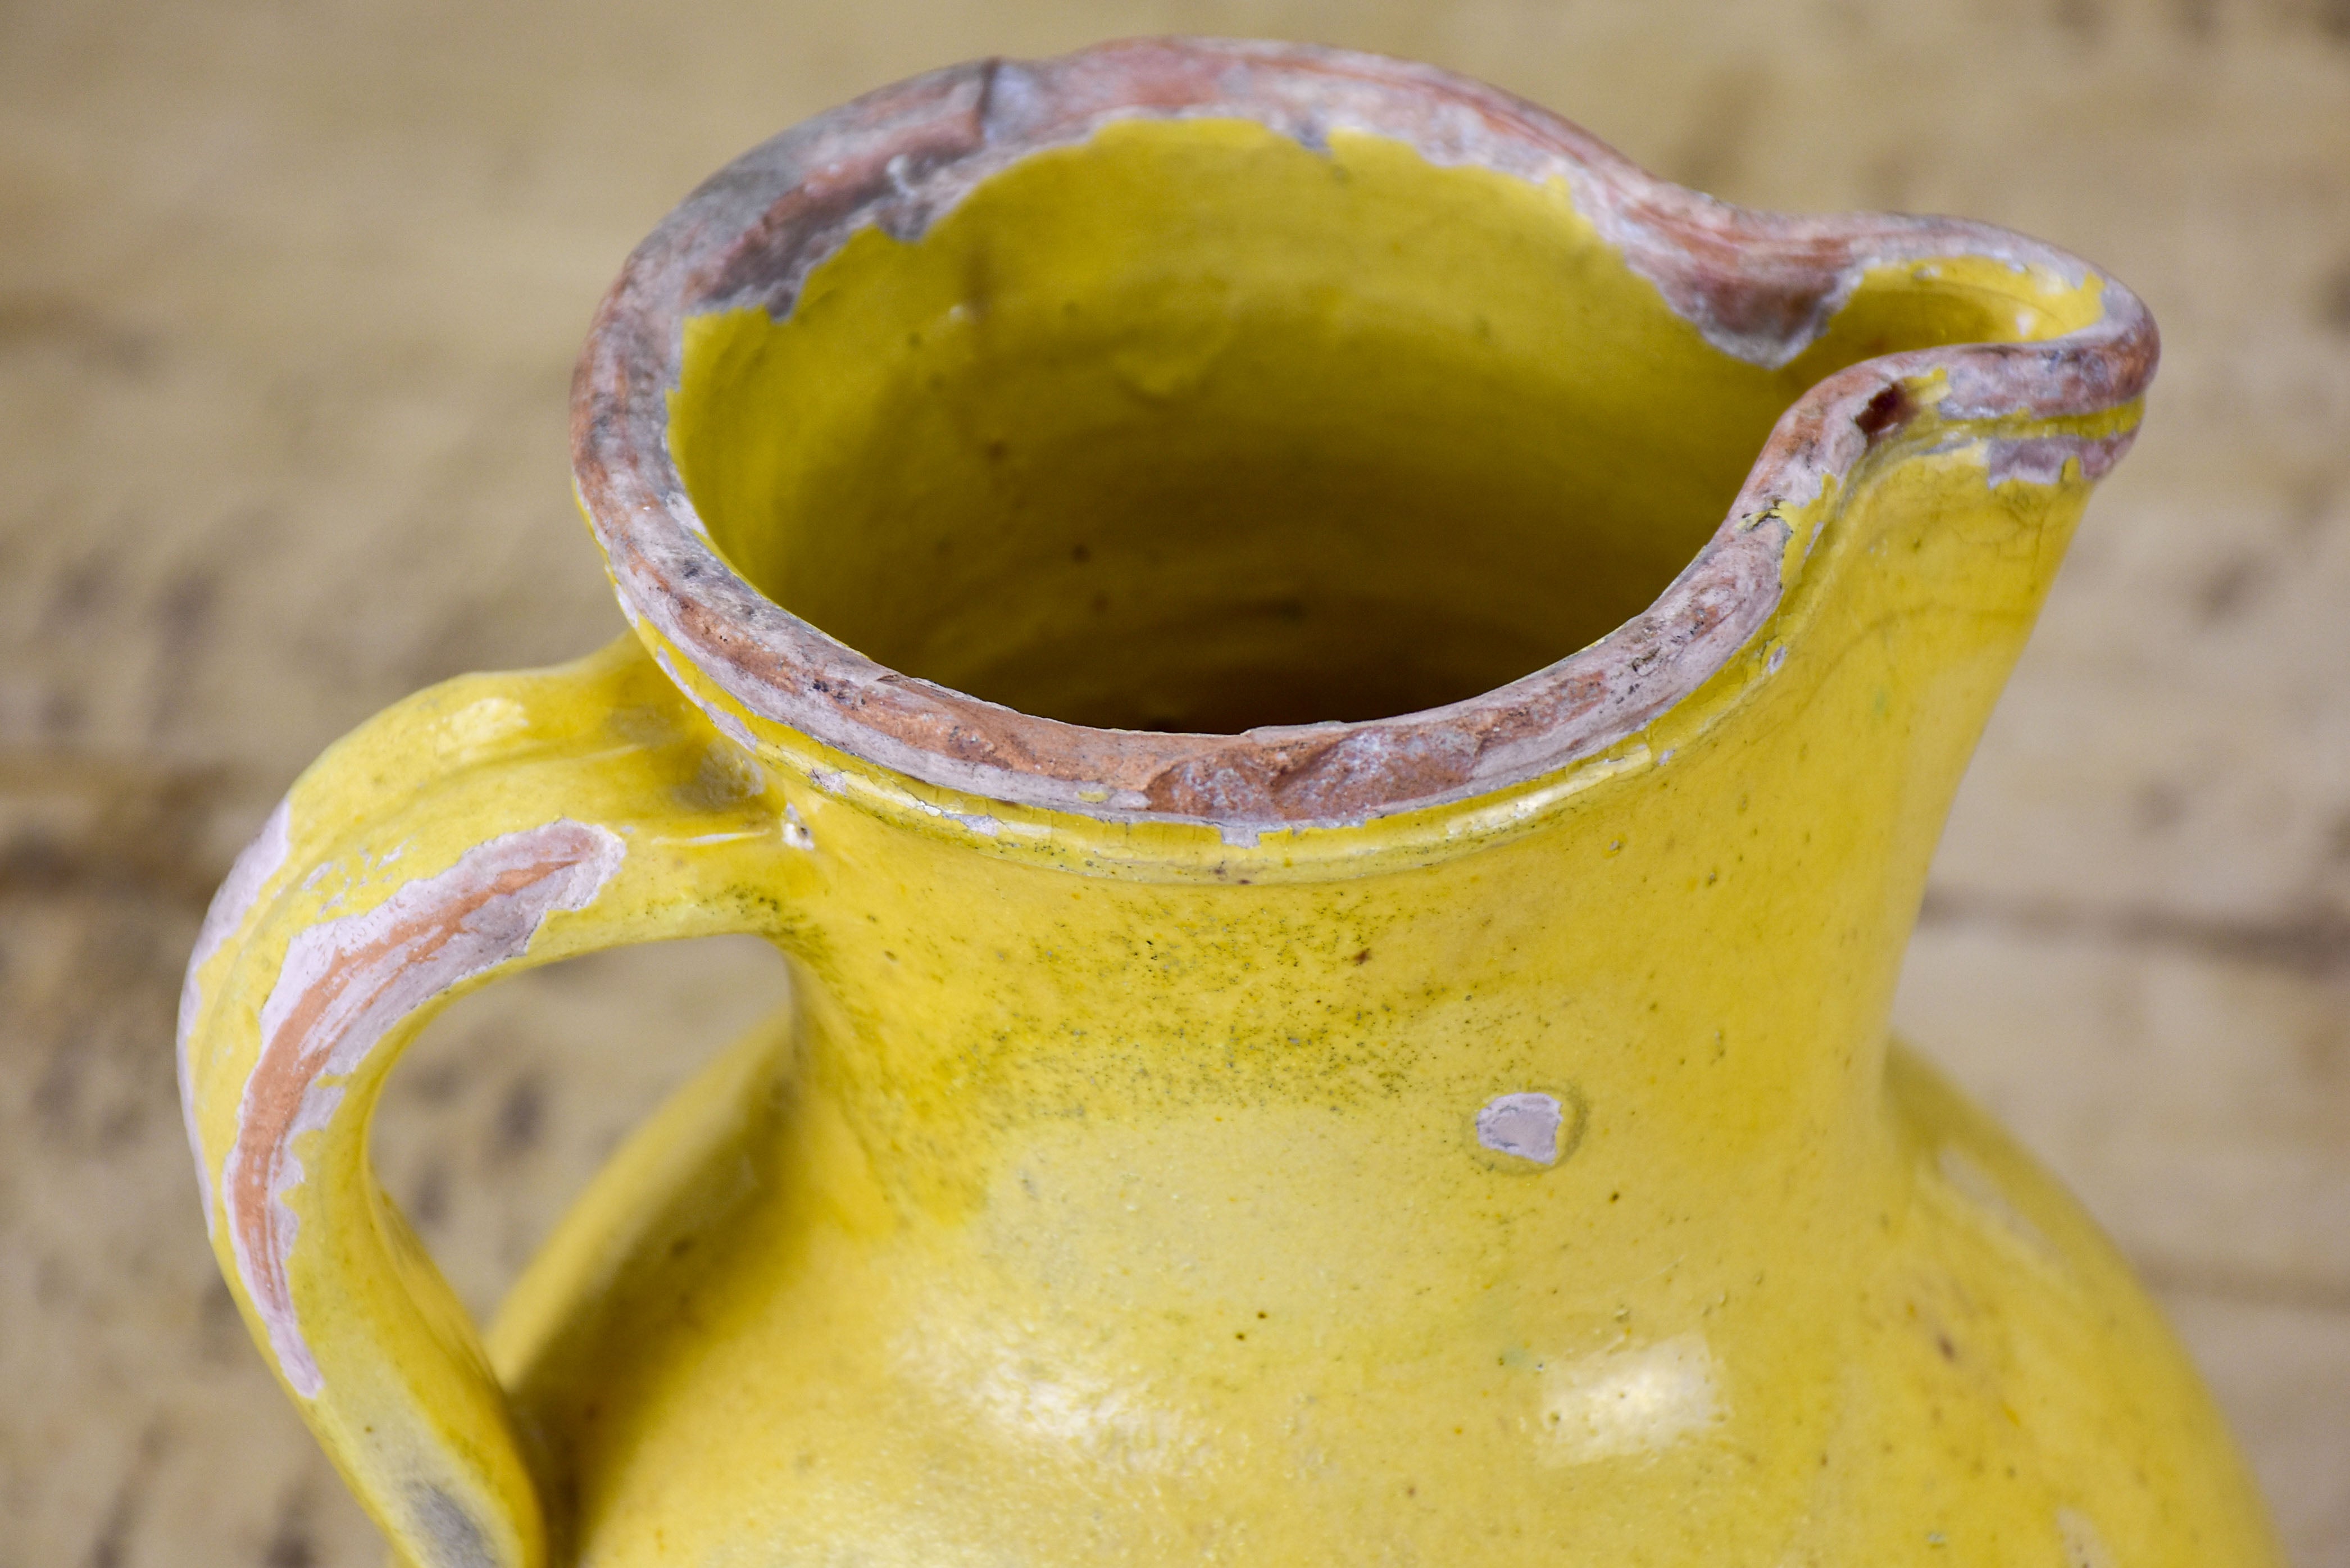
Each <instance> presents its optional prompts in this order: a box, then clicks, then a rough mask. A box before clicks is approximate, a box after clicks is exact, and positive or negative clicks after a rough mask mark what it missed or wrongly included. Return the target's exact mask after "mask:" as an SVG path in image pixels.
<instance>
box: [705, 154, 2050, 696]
mask: <svg viewBox="0 0 2350 1568" xmlns="http://www.w3.org/2000/svg"><path fill="white" fill-rule="evenodd" d="M2004 270H2005V269H2002V268H2001V267H1999V266H1997V265H1995V264H1990V263H1985V262H1982V261H1981V259H1980V258H1967V260H1966V262H1964V263H1962V264H1958V265H1933V264H1919V265H1905V266H1901V267H1890V268H1880V269H1877V271H1873V272H1871V273H1870V274H1869V275H1867V277H1866V278H1865V279H1864V280H1863V282H1862V284H1861V286H1859V287H1858V288H1857V289H1856V291H1855V293H1854V294H1853V296H1852V297H1851V299H1850V300H1849V301H1848V303H1847V304H1846V306H1845V307H1844V308H1843V309H1842V310H1841V311H1840V313H1839V314H1838V315H1837V317H1835V321H1834V322H1833V323H1832V324H1831V325H1830V327H1829V328H1828V330H1827V331H1826V332H1825V334H1824V335H1823V336H1822V337H1821V338H1820V339H1819V340H1818V341H1816V342H1814V344H1813V345H1812V346H1811V347H1810V348H1808V349H1806V350H1805V351H1804V353H1803V354H1802V355H1801V356H1799V357H1798V358H1795V359H1794V360H1793V361H1792V362H1790V363H1789V364H1787V365H1785V366H1783V367H1781V368H1778V369H1766V368H1763V367H1761V366H1757V365H1754V364H1752V363H1748V362H1746V361H1744V360H1742V359H1740V358H1734V357H1733V356H1731V355H1730V354H1728V353H1725V352H1723V351H1721V350H1720V349H1717V348H1714V347H1712V346H1711V344H1709V343H1708V342H1707V341H1706V340H1705V338H1704V337H1702V336H1701V335H1700V332H1699V330H1698V329H1697V327H1694V326H1693V325H1691V324H1690V322H1688V321H1687V320H1684V319H1683V318H1682V317H1679V316H1678V315H1676V314H1675V313H1674V312H1673V311H1672V309H1671V308H1670V307H1669V306H1668V305H1667V304H1666V302H1665V300H1664V299H1663V297H1662V296H1660V295H1659V293H1658V291H1657V289H1656V288H1655V287H1654V286H1652V285H1650V284H1649V283H1648V281H1646V280H1645V279H1643V278H1641V277H1640V276H1638V275H1636V274H1635V273H1634V272H1633V271H1632V270H1631V269H1630V268H1629V267H1627V265H1626V264H1625V263H1624V261H1623V260H1622V259H1621V257H1620V256H1619V255H1618V254H1617V252H1616V251H1615V250H1614V249H1613V248H1612V247H1611V246H1610V245H1608V244H1607V242H1606V241H1605V240H1604V239H1603V238H1602V237H1601V236H1600V234H1599V233H1598V232H1597V231H1596V229H1595V228H1594V227H1593V225H1592V224H1591V223H1589V222H1588V221H1587V220H1586V218H1585V217H1584V216H1583V215H1582V214H1581V213H1579V212H1578V211H1577V209H1576V207H1575V202H1574V201H1573V200H1572V198H1571V196H1570V194H1569V192H1568V191H1567V189H1566V188H1565V185H1563V184H1553V185H1549V186H1542V185H1536V184H1533V183H1530V182H1525V181H1523V180H1521V179H1518V178H1516V177H1513V176H1511V175H1508V174H1503V173H1499V172H1495V171H1491V170H1486V169H1482V168H1477V167H1468V166H1440V165H1438V164H1435V163H1431V162H1430V161H1428V160H1427V159H1426V158H1424V157H1423V156H1422V155H1421V154H1420V153H1419V151H1416V150H1415V149H1413V148H1412V147H1410V146H1409V145H1407V144H1406V143H1404V142H1402V141H1399V140H1388V139H1385V138H1381V137H1376V136H1370V135H1363V134H1354V133H1346V132H1338V133H1334V134H1333V135H1332V136H1331V137H1330V138H1329V141H1328V145H1327V147H1326V148H1322V149H1315V148H1309V147H1306V146H1304V145H1301V144H1300V143H1298V142H1297V141H1295V140H1290V139H1288V138H1285V137H1284V136H1281V135H1278V134H1276V133H1274V131H1271V130H1266V129H1264V128H1263V127H1261V126H1259V125H1256V124H1255V123H1253V122H1251V121H1245V120H1239V119H1131V120H1122V121H1118V122H1115V123H1112V124H1111V125H1109V126H1108V127H1107V128H1106V129H1104V130H1101V131H1099V132H1098V133H1097V134H1096V135H1095V136H1094V138H1093V139H1092V140H1089V141H1087V142H1086V143H1084V144H1082V145H1078V146H1072V147H1066V148H1057V149H1051V150H1046V151H1037V152H1034V153H1031V154H1029V155H1027V156H1026V157H1024V158H1023V159H1021V160H1020V161H1017V162H1015V163H1014V164H1013V165H1011V166H1010V167H1009V168H1008V169H1006V170H1004V171H1001V172H998V173H996V174H994V175H993V176H992V177H990V178H988V179H986V180H984V181H983V182H981V183H980V184H978V185H977V186H976V187H975V188H974V189H973V190H972V192H971V193H970V194H969V195H967V196H966V197H965V198H964V199H963V200H962V202H960V203H959V204H957V205H956V206H955V207H954V208H953V209H952V210H951V211H950V212H949V213H946V214H945V215H944V216H943V217H941V219H939V220H938V221H937V222H935V223H932V224H931V227H930V228H929V230H928V231H927V232H926V233H925V234H922V235H921V236H920V238H918V239H915V240H912V241H910V242H906V241H900V240H898V239H894V238H892V237H890V236H889V235H888V234H884V233H882V232H881V231H879V230H878V229H872V228H868V229H864V230H860V231H858V233H856V234H853V235H851V236H850V238H849V239H848V240H847V243H846V244H843V245H842V246H841V248H840V249H839V250H838V251H837V253H836V254H833V255H832V256H831V257H830V258H829V259H828V260H827V261H826V262H825V263H824V264H823V265H820V266H819V267H818V268H817V269H816V271H815V272H814V273H813V274H812V275H811V276H810V277H809V279H808V281H807V283H806V286H805V287H804V288H803V289H802V290H801V292H800V294H799V296H798V299H797V302H796V304H795V306H794V308H793V309H792V311H791V313H790V314H789V315H788V316H787V317H784V318H782V319H775V318H772V317H769V316H768V315H767V314H766V313H765V312H764V311H760V310H740V311H730V312H720V313H711V314H704V315H701V316H697V317H691V319H690V320H689V322H688V325H687V327H686V337H685V343H684V346H683V348H684V353H683V361H682V370H681V377H680V383H679V386H678V389H677V390H676V392H675V393H674V394H673V398H672V402H671V429H670V439H671V451H672V453H673V454H674V457H675V459H676V462H677V464H678V468H679V471H680V472H681V474H682V476H683V478H684V481H685V483H686V487H687V490H688V493H689V494H690V495H691V499H692V501H693V503H694V505H695V508H696V510H697V511H698V512H699V514H700V515H701V517H702V520H703V522H704V524H705V525H706V526H707V527H708V529H709V531H710V534H711V537H712V541H713V543H714V544H715V545H717V546H718V548H719V550H720V551H721V552H722V553H723V555H724V556H725V557H726V558H727V559H728V561H729V562H731V563H732V564H733V566H734V567H735V569H736V570H737V571H739V572H740V573H742V574H743V576H744V577H745V578H747V579H748V580H749V581H750V582H751V583H752V584H753V585H754V586H755V587H757V588H758V589H759V590H760V591H761V592H763V593H764V594H765V595H767V596H768V597H771V598H773V599H775V601H776V602H777V603H779V604H781V605H783V606H784V607H785V608H787V609H789V610H791V611H792V612H794V613H795V614H796V615H797V616H799V617H800V618H803V619H805V620H806V621H808V622H810V623H811V624H813V625H815V626H816V627H817V628H821V629H822V630H824V631H826V632H827V633H829V634H830V635H832V636H833V637H835V638H837V639H839V640H840V641H842V642H844V643H846V644H847V645H848V646H849V647H851V648H854V649H857V650H858V651H859V652H861V653H863V654H865V655H867V656H868V657H869V658H871V659H875V660H877V661H879V662H880V663H881V664H884V665H887V666H889V667H890V668H891V669H894V670H899V671H900V672H902V673H905V674H908V675H913V676H919V677H921V678H924V679H927V680H931V681H935V682H937V683H939V684H941V685H944V686H948V687H951V688H954V689H957V690H959V691H965V692H969V693H971V694H972V695H975V696H978V697H981V698H984V699H986V700H989V701H995V702H1000V703H1003V704H1004V705H1006V706H1008V707H1012V708H1015V709H1019V710H1021V711H1025V712H1030V713H1035V714H1040V715H1044V716H1047V717H1051V718H1056V719H1062V720H1066V721H1069V722H1076V723H1082V724H1088V725H1094V726H1098V727H1102V728H1110V729H1135V730H1175V731H1192V732H1237V731H1241V730H1244V729H1248V728H1252V727H1254V726H1258V725H1265V724H1293V723H1308V722H1318V721H1332V720H1346V721H1353V720H1364V719H1372V718H1379V717H1384V716H1388V715H1391V714H1397V713H1405V712H1411V711H1419V710H1422V709H1427V708H1431V707H1436V706H1440V705H1441V704H1444V703H1447V702H1451V701H1459V700H1461V699H1464V698H1468V697H1471V696H1474V695H1476V694H1478V693H1480V692H1482V691H1488V690H1491V689H1492V688H1494V687H1497V686H1500V685H1503V684H1505V683H1507V682H1509V681H1511V680H1515V679H1517V678H1519V677H1521V676H1523V675H1526V674H1528V673H1530V672H1532V671H1534V670H1538V669H1540V668H1542V667H1543V666H1544V665H1547V664H1550V663H1552V662H1554V661H1555V660H1556V659H1561V658H1563V657H1565V656H1566V655H1567V654H1570V653H1572V652H1574V651H1575V649H1579V648H1582V647H1584V646H1585V645H1586V644H1588V643H1591V642H1593V641H1594V640H1596V639H1599V638H1601V637H1603V636H1605V635H1606V634H1607V632H1608V631H1610V630H1611V629H1613V628H1615V627H1617V625H1619V624H1621V623H1622V622H1623V621H1625V620H1626V619H1627V618H1630V617H1632V616H1634V615H1636V614H1638V612H1639V611H1640V610H1641V609H1642V608H1643V607H1645V606H1647V605H1648V603H1649V602H1650V601H1651V600H1652V599H1654V598H1655V597H1657V595H1658V594H1659V592H1660V591H1661V590H1662V589H1663V588H1664V587H1666V585H1667V584H1668V583H1669V582H1670V581H1671V580H1672V578H1673V577H1674V576H1675V575H1676V574H1677V573H1679V571H1680V570H1681V568H1682V567H1683V566H1685V565H1686V564H1687V563H1688V562H1689V560H1690V557H1691V556H1693V555H1695V554H1696V552H1697V551H1698V549H1699V547H1700V545H1702V544H1703V543H1704V541H1705V539H1706V538H1707V536H1708V535H1711V533H1712V532H1713V531H1714V530H1715V529H1716V528H1717V527H1719V526H1720V525H1721V523H1722V521H1723V518H1724V516H1725V514H1726V513H1727V512H1728V510H1729V508H1730V506H1731V503H1732V501H1733V500H1734V498H1735V497H1736V495H1737V493H1738V491H1739V488H1740V485H1741V483H1742V480H1743V479H1744V477H1745V475H1746V472H1747V471H1748V469H1749V467H1750V466H1751V465H1752V462H1754V459H1755V457H1756V455H1757V453H1758V452H1760V450H1761V448H1762V446H1763V442H1764V441H1765V439H1766V438H1767V436H1768V435H1769V433H1770V431H1771V428H1772V426H1773V423H1774V421H1777V419H1778V418H1779V416H1780V414H1781V413H1782V412H1783V410H1785V409H1786V407H1787V406H1788V404H1789V403H1791V402H1792V401H1794V400H1795V398H1797V397H1798V396H1799V395H1800V394H1801V393H1802V392H1803V391H1804V389H1805V388H1807V387H1808V386H1810V385H1812V384H1813V383H1814V381H1816V380H1818V379H1820V378H1821V377H1823V376H1825V375H1826V374H1828V373H1829V372H1831V371H1833V370H1835V369H1839V368H1841V367H1842V366H1844V365H1846V364H1849V363H1852V362H1854V361H1856V360H1858V359H1861V358H1868V357H1871V356H1874V355H1877V354H1882V353H1887V352H1890V351H1894V350H1897V349H1904V348H1920V347H1926V346H1929V345H1934V344H1940V343H1949V342H1960V341H1997V340H2007V339H2015V338H2022V337H2045V336H2053V335H2054V334H2055V333H2057V332H2060V331H2064V330H2067V329H2069V328H2070V327H2074V326H2076V325H2079V321H2080V317H2081V315H2082V313H2083V312H2084V311H2085V312H2086V313H2088V314H2090V315H2094V313H2095V308H2096V306H2095V299H2094V297H2093V296H2090V297H2084V296H2082V295H2081V294H2080V293H2079V292H2078V291H2077V290H2068V289H2064V288H2061V287H2055V286H2053V285H2054V282H2055V280H2035V279H2032V278H2029V277H2025V276H2022V275H2018V276H2016V277H2015V278H2013V279H2012V282H2011V281H2008V280H2005V279H2003V278H2002V276H2001V274H2002V272H2003V271H2004Z"/></svg>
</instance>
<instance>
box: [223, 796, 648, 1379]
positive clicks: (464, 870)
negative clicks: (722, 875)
mask: <svg viewBox="0 0 2350 1568" xmlns="http://www.w3.org/2000/svg"><path fill="white" fill-rule="evenodd" d="M624 853H625V846H623V845H622V843H621V841H620V838H619V835H618V834H615V833H613V832H612V831H610V830H609V829H608V828H603V827H593V826H587V825H586V824H583V823H577V822H572V821H568V820H563V821H556V822H551V823H548V824H547V825H546V826H544V827H536V828H530V829H527V830H525V831H524V832H520V833H510V834H507V835H505V836H503V837H498V838H493V839H491V840H489V841H488V842H487V843H485V844H483V845H481V846H477V847H475V848H473V849H471V850H468V851H467V852H466V853H465V854H463V856H461V857H458V860H457V863H456V864H455V865H454V866H452V867H449V869H448V870H446V871H443V872H442V873H441V874H440V875H439V876H437V877H427V878H425V879H424V880H422V881H419V882H411V883H410V884H409V885H408V886H406V887H404V888H400V891H399V892H397V893H395V894H393V895H392V896H391V897H390V898H388V899H386V900H385V901H384V902H383V903H381V904H380V905H378V906H377V907H376V908H375V909H370V910H369V911H368V912H367V913H365V914H363V915H353V916H350V917H348V918H347V919H339V920H329V921H327V922H326V923H324V924H322V925H316V926H311V927H309V928H307V929H305V930H303V931H301V932H299V933H298V934H296V937H295V938H294V940H293V942H292V944H291V945H290V946H289V947H288V948H287V950H286V962H285V966H284V968H283V969H281V970H280V971H279V972H278V976H277V981H276V985H275V986H274V987H272V989H271V991H270V993H269V1000H268V1001H267V1002H265V1003H264V1004H263V1005H262V1009H261V1057H260V1060H259V1061H258V1062H256V1063H255V1064H254V1068H253V1072H252V1074H251V1075H250V1076H249V1077H248V1078H247V1079H246V1080H245V1085H244V1098H243V1099H242V1101H241V1102H240V1103H239V1105H238V1107H237V1128H236V1141H235V1143H234V1145H233V1146H232V1147H231V1148H230V1150H229V1154H228V1158H227V1161H226V1163H225V1164H224V1166H223V1168H222V1172H221V1186H222V1189H223V1192H224V1200H225V1207H226V1210H227V1224H228V1229H229V1241H230V1245H231V1247H232V1248H233V1249H234V1251H235V1255H236V1266H237V1273H238V1275H239V1277H240V1278H241V1279H242V1281H243V1282H244V1288H245V1291H246V1293H247V1294H248V1295H249V1296H250V1297H251V1299H252V1301H253V1303H254V1306H255V1310H257V1311H258V1312H259V1314H261V1318H262V1321H263V1323H264V1324H265V1325H266V1326H267V1328H268V1330H269V1341H270V1348H271V1349H272V1350H274V1351H275V1352H276V1356H277V1365H278V1366H279V1367H280V1369H282V1370H283V1371H284V1372H285V1374H286V1381H287V1382H288V1383H290V1384H292V1385H293V1386H294V1391H295V1392H296V1393H297V1394H299V1395H301V1396H302V1397H305V1398H312V1397H317V1393H318V1390H319V1388H320V1387H321V1386H322V1385H321V1383H320V1379H319V1375H318V1364H317V1359H316V1358H315V1357H314V1356H312V1355H311V1354H310V1347H309V1345H308V1344H307V1342H306V1341H305V1339H304V1338H303V1334H302V1330H301V1325H300V1324H299V1323H298V1321H297V1320H296V1314H295V1311H294V1301H293V1297H292V1295H291V1293H290V1291H289V1289H288V1286H287V1282H286V1255H287V1253H288V1252H290V1251H292V1249H293V1246H294V1239H295V1230H296V1220H295V1216H294V1212H293V1210H291V1209H290V1208H288V1207H287V1206H286V1204H285V1202H284V1201H282V1199H283V1198H284V1195H285V1194H286V1192H287V1191H288V1190H289V1189H293V1188H295V1187H297V1186H299V1185H301V1183H302V1179H303V1169H302V1161H301V1158H300V1157H299V1156H298V1155H296V1153H295V1150H294V1144H295V1140H296V1138H298V1137H300V1136H301V1135H302V1134H304V1133H306V1132H310V1131H313V1130H315V1129H317V1128H319V1127H325V1126H326V1125H327V1122H328V1118H329V1117H331V1116H333V1115H334V1112H335V1108H336V1106H338V1105H339V1104H341V1102H342V1098H343V1091H344V1087H345V1083H346V1080H348V1078H349V1076H350V1075H351V1074H353V1073H354V1072H356V1071H358V1070H359V1064H361V1063H362V1062H364V1061H365V1060H366V1058H367V1055H368V1053H369V1052H370V1051H372V1050H373V1049H374V1048H375V1046H376V1044H378V1043H379V1042H380V1041H381V1040H382V1039H383V1038H384V1036H385V1035H386V1034H388V1033H390V1032H391V1031H392V1030H393V1029H394V1028H395V1027H397V1026H398V1025H399V1024H400V1022H401V1021H402V1020H403V1019H406V1018H408V1017H409V1016H410V1015H411V1014H412V1013H413V1012H415V1011H416V1010H417V1009H418V1008H420V1007H421V1006H423V1005H424V1004H425V1003H426V1002H430V1001H432V999H433V998H434V997H436V996H439V995H441V994H442V992H446V991H447V990H449V989H450V988H451V987H452V986H454V985H457V984H459V983H461V982H462V981H466V980H469V979H471V978H473V976H475V975H478V974H481V973H483V972H484V971H487V970H490V969H494V968H495V967H496V966H497V965H499V964H501V963H504V962H505V961H507V960H509V959H513V958H517V957H519V956H521V954H522V953H523V952H524V951H525V950H526V949H528V947H529V946H530V941H531V939H532V937H534V936H535V935H536V934H537V931H538V928H539V925H540V923H541V922H542V921H544V920H545V919H546V917H547V916H548V915H549V914H551V913H553V912H554V911H555V910H557V909H584V908H585V907H587V904H588V903H589V902H590V901H592V900H593V899H594V898H595V897H596V895H597V893H598V891H600V890H601V889H602V888H603V886H604V884H605V883H606V882H608V881H609V880H610V879H611V877H612V874H613V873H614V872H615V871H617V870H619V867H620V860H621V857H622V856H623V854H624ZM199 1158H200V1160H201V1156H200V1157H199Z"/></svg>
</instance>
